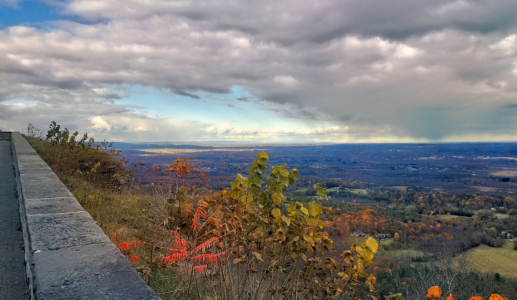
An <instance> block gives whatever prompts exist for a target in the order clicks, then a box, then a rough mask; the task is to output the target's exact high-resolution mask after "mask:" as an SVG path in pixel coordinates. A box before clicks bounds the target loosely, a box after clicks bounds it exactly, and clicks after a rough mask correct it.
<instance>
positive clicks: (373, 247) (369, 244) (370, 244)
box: [361, 236, 379, 253]
mask: <svg viewBox="0 0 517 300" xmlns="http://www.w3.org/2000/svg"><path fill="white" fill-rule="evenodd" d="M361 246H363V248H366V249H369V250H370V251H372V252H373V253H377V248H378V247H379V244H377V241H375V239H373V238H372V237H371V236H370V237H368V240H366V242H364V243H363V244H362V245H361Z"/></svg>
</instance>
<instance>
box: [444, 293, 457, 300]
mask: <svg viewBox="0 0 517 300" xmlns="http://www.w3.org/2000/svg"><path fill="white" fill-rule="evenodd" d="M445 300H456V299H454V296H452V294H450V295H449V296H447V297H445Z"/></svg>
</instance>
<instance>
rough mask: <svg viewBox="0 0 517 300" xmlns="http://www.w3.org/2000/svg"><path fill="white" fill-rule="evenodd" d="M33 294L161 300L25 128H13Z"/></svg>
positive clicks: (53, 299)
mask: <svg viewBox="0 0 517 300" xmlns="http://www.w3.org/2000/svg"><path fill="white" fill-rule="evenodd" d="M12 148H13V157H14V164H15V168H16V177H17V181H18V195H19V197H20V217H21V219H22V226H23V233H24V241H25V247H26V252H25V255H26V262H27V276H29V281H30V282H29V285H30V287H31V291H32V299H35V300H43V299H49V300H50V299H51V300H60V299H63V300H64V299H159V298H158V296H157V295H156V294H155V293H154V292H153V291H152V290H151V288H150V287H149V286H148V285H147V284H146V283H145V282H144V281H143V280H142V278H141V277H140V275H139V274H138V273H137V272H136V270H135V269H134V268H133V267H132V266H131V264H130V263H129V262H128V260H127V259H126V258H125V257H124V256H123V255H122V253H121V252H120V251H119V250H118V249H117V247H116V246H115V245H114V244H113V243H112V242H111V241H110V239H109V238H108V237H107V236H106V235H105V234H104V232H103V231H102V230H101V229H100V228H99V226H97V224H96V223H95V221H94V220H93V219H92V217H91V216H90V214H88V212H86V211H85V210H84V209H83V208H82V207H81V205H80V204H79V202H78V201H77V200H76V199H75V198H74V196H73V195H72V194H71V193H70V191H69V190H68V189H67V188H66V187H65V185H64V184H63V183H62V182H61V181H60V180H59V179H58V178H57V176H56V175H55V174H54V172H53V171H52V170H51V169H50V168H49V167H48V166H47V164H46V163H45V162H44V161H43V160H42V159H41V157H39V155H38V154H37V152H36V151H35V150H34V149H33V148H32V147H31V146H30V144H29V143H28V142H27V141H26V140H25V138H24V137H23V136H22V135H21V134H20V133H16V132H14V133H12Z"/></svg>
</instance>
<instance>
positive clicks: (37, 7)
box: [0, 0, 63, 28]
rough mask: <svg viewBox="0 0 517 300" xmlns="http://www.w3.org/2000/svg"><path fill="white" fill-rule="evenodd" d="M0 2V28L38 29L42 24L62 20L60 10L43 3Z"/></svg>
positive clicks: (31, 1) (32, 0) (33, 1)
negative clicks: (20, 27) (27, 27)
mask: <svg viewBox="0 0 517 300" xmlns="http://www.w3.org/2000/svg"><path fill="white" fill-rule="evenodd" d="M2 3H3V2H0V27H2V28H5V27H11V26H19V25H23V26H30V27H40V26H41V25H42V23H44V22H48V21H55V20H61V19H63V18H62V16H61V14H60V8H59V7H58V6H55V5H51V4H48V3H46V2H44V1H35V0H30V1H20V2H17V3H15V2H11V1H9V2H7V4H10V5H7V4H2Z"/></svg>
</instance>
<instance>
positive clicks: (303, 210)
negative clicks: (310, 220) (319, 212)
mask: <svg viewBox="0 0 517 300" xmlns="http://www.w3.org/2000/svg"><path fill="white" fill-rule="evenodd" d="M300 211H301V212H303V213H304V214H306V215H308V214H309V211H308V210H307V208H305V207H303V206H302V207H301V208H300Z"/></svg>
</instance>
